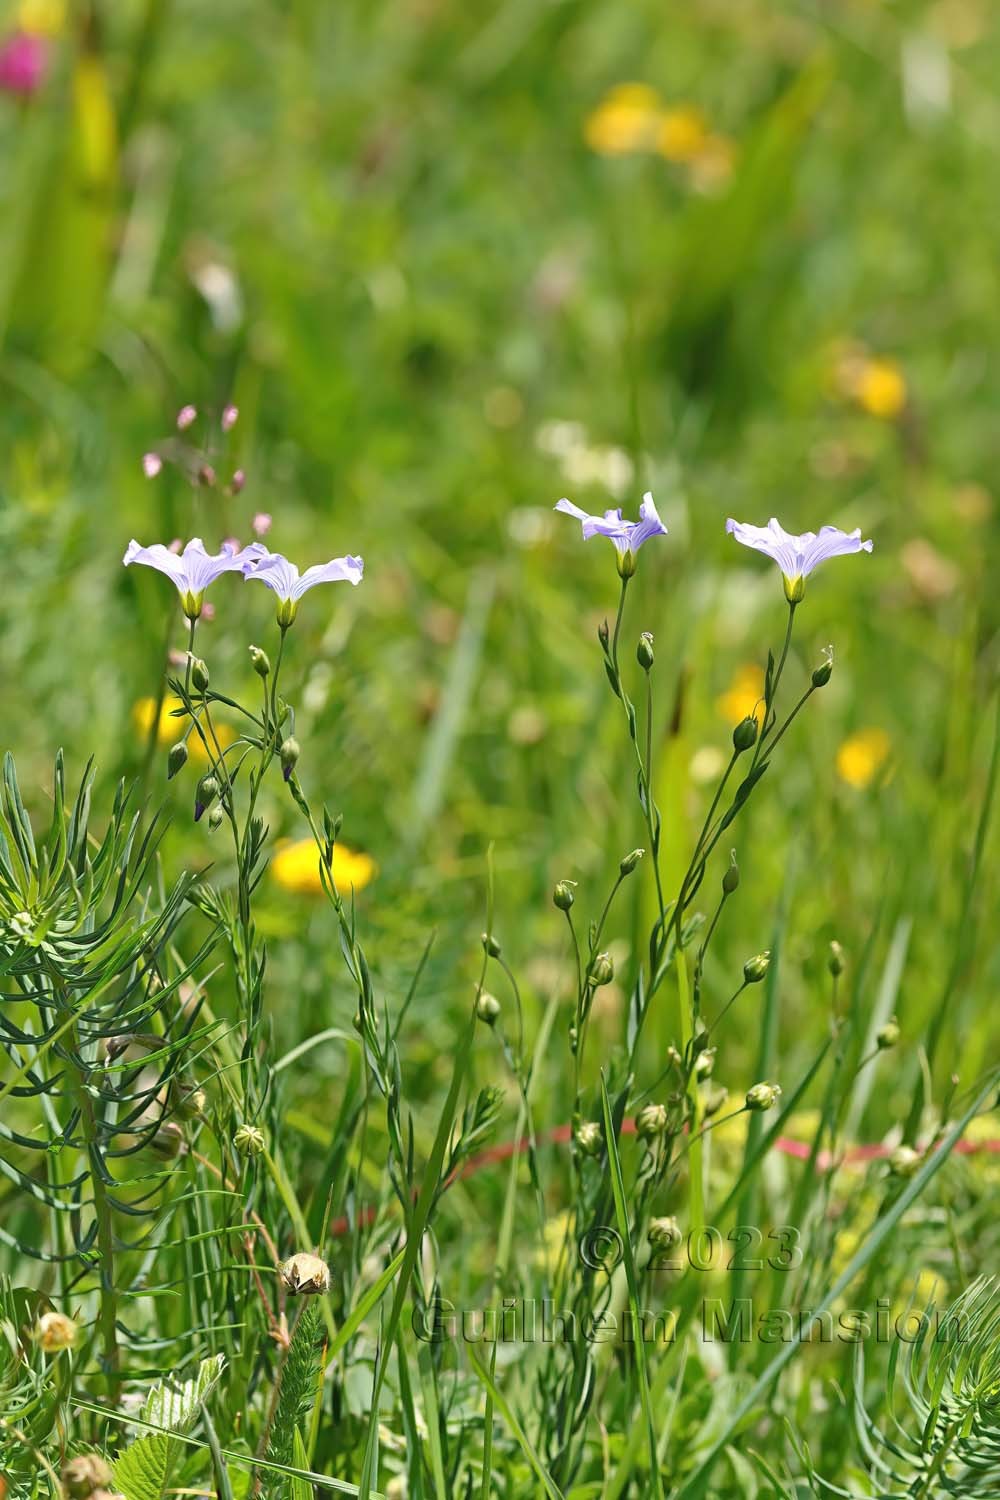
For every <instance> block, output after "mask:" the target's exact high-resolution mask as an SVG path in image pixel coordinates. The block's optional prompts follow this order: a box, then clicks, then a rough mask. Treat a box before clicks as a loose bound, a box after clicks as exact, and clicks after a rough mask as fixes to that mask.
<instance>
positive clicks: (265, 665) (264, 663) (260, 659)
mask: <svg viewBox="0 0 1000 1500" xmlns="http://www.w3.org/2000/svg"><path fill="white" fill-rule="evenodd" d="M250 664H251V666H252V667H253V669H254V671H255V672H256V673H257V676H258V677H267V676H268V675H269V674H270V671H271V662H270V659H269V657H268V654H267V652H266V651H262V650H261V649H260V647H259V646H251V647H250Z"/></svg>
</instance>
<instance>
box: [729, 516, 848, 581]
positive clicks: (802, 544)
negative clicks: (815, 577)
mask: <svg viewBox="0 0 1000 1500" xmlns="http://www.w3.org/2000/svg"><path fill="white" fill-rule="evenodd" d="M726 531H727V532H728V533H729V534H730V536H734V537H735V538H736V540H737V541H738V542H740V543H742V545H743V546H744V547H751V548H753V550H754V551H755V552H763V553H764V555H765V556H766V557H770V558H771V559H772V560H773V561H774V562H776V563H777V564H778V567H779V568H780V569H781V571H782V573H783V574H784V577H785V580H786V592H788V586H789V585H795V584H799V583H800V582H801V581H804V580H805V579H806V578H808V577H809V574H810V573H811V572H812V571H813V569H814V568H816V567H818V566H819V564H820V563H821V562H826V560H827V559H828V558H830V557H844V556H847V555H849V554H851V553H854V552H870V551H871V550H872V543H871V541H870V540H865V541H862V539H861V531H860V529H858V530H856V531H841V529H840V527H839V526H823V527H821V528H820V531H819V533H818V534H817V533H816V532H815V531H803V532H801V533H800V534H799V535H794V534H793V533H792V532H789V531H786V530H785V528H784V527H783V526H782V525H781V523H780V522H779V521H778V520H777V519H776V518H775V517H774V516H772V517H771V519H770V521H769V522H768V523H767V525H766V526H753V525H751V524H750V522H748V521H734V520H733V519H732V518H731V517H730V519H729V520H728V521H727V522H726ZM789 597H791V596H790V595H789Z"/></svg>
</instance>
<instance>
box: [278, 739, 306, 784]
mask: <svg viewBox="0 0 1000 1500" xmlns="http://www.w3.org/2000/svg"><path fill="white" fill-rule="evenodd" d="M278 754H279V755H280V757H281V774H282V775H283V776H284V778H285V780H286V781H288V780H289V779H290V778H291V774H292V772H293V771H294V770H295V765H296V762H297V761H298V758H299V755H300V754H301V750H300V748H299V742H298V740H297V739H296V738H295V736H294V735H293V734H290V735H289V736H288V738H287V739H286V740H284V741H283V742H282V745H281V749H280V750H279V751H278Z"/></svg>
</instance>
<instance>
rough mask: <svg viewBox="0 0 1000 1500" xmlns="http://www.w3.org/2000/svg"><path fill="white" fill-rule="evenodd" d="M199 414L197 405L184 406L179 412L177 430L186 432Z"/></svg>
mask: <svg viewBox="0 0 1000 1500" xmlns="http://www.w3.org/2000/svg"><path fill="white" fill-rule="evenodd" d="M197 415H198V411H197V408H196V407H194V406H182V407H181V409H180V411H179V412H178V413H177V431H178V432H186V431H187V429H188V428H189V427H190V426H191V423H192V422H193V421H194V420H195V418H196V417H197Z"/></svg>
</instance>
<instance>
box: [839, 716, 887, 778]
mask: <svg viewBox="0 0 1000 1500" xmlns="http://www.w3.org/2000/svg"><path fill="white" fill-rule="evenodd" d="M891 749H892V741H891V740H890V738H889V736H888V735H887V734H886V732H885V730H884V729H859V730H858V732H857V734H852V735H851V736H850V738H849V739H846V740H845V741H844V743H843V744H842V745H841V747H840V749H839V750H838V751H837V775H838V776H839V777H840V779H841V781H846V782H847V785H848V786H853V787H856V788H857V789H858V790H861V789H863V788H864V787H866V786H868V785H869V784H870V783H871V782H872V781H873V780H874V778H875V776H876V775H877V773H878V772H879V771H880V770H881V769H882V767H883V766H884V765H885V762H886V761H887V760H888V758H889V752H890V751H891Z"/></svg>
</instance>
